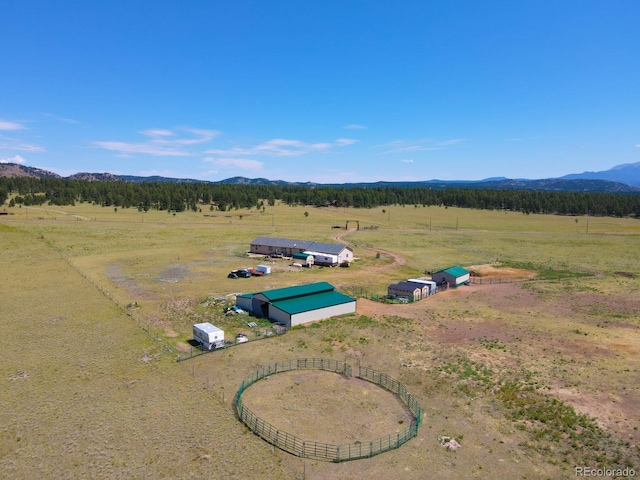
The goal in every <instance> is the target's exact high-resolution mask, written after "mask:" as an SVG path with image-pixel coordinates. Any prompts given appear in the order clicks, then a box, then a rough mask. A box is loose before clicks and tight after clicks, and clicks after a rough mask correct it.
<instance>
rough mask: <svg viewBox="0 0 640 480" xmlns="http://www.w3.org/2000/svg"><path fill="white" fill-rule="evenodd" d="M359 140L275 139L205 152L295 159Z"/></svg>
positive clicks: (233, 155)
mask: <svg viewBox="0 0 640 480" xmlns="http://www.w3.org/2000/svg"><path fill="white" fill-rule="evenodd" d="M356 142H357V140H354V139H351V138H339V139H337V140H335V141H333V142H318V143H307V142H302V141H300V140H290V139H286V138H274V139H272V140H267V141H266V142H264V143H261V144H259V145H254V146H253V147H249V148H240V147H235V148H231V149H227V150H224V149H211V150H207V151H205V153H207V154H210V155H220V156H222V157H238V156H250V155H260V156H267V157H295V156H299V155H305V154H307V153H318V152H326V151H329V150H332V149H336V148H340V147H345V146H348V145H352V144H354V143H356Z"/></svg>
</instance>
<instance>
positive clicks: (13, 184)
mask: <svg viewBox="0 0 640 480" xmlns="http://www.w3.org/2000/svg"><path fill="white" fill-rule="evenodd" d="M10 196H11V200H10V201H11V202H12V203H13V204H24V205H35V204H39V205H41V204H44V203H48V204H51V205H73V204H75V203H77V202H90V203H94V204H97V205H103V206H113V207H121V208H137V209H139V210H149V209H158V210H169V211H175V212H182V211H184V210H186V209H190V210H193V211H198V210H199V209H203V208H206V209H217V210H220V211H227V210H231V209H241V208H243V209H246V208H258V209H261V208H265V207H266V206H267V205H273V204H275V202H276V200H279V201H282V202H284V203H285V204H288V205H314V206H318V207H320V206H332V207H356V208H372V207H377V206H385V205H422V206H430V205H440V206H450V207H461V208H476V209H489V210H512V211H519V212H523V213H527V214H528V213H547V214H559V215H597V216H617V217H625V216H631V217H637V218H640V194H632V193H585V192H578V191H573V192H567V191H541V190H521V189H504V188H503V189H500V188H478V187H477V186H476V188H452V187H448V188H429V187H414V188H406V187H392V186H386V187H350V188H347V187H344V186H326V185H316V186H314V187H308V186H295V185H273V184H271V185H246V184H244V185H243V184H224V183H208V182H180V183H175V182H143V183H134V182H123V181H118V182H101V181H90V180H70V179H63V178H33V177H0V202H2V203H4V202H5V201H6V200H7V199H8V198H9V197H10Z"/></svg>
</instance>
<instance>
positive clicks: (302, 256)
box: [292, 253, 313, 260]
mask: <svg viewBox="0 0 640 480" xmlns="http://www.w3.org/2000/svg"><path fill="white" fill-rule="evenodd" d="M312 256H313V255H311V254H309V253H294V254H293V257H292V258H295V259H296V260H306V259H307V258H309V257H312Z"/></svg>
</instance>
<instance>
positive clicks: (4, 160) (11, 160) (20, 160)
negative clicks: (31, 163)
mask: <svg viewBox="0 0 640 480" xmlns="http://www.w3.org/2000/svg"><path fill="white" fill-rule="evenodd" d="M0 163H19V164H23V163H27V161H26V160H25V159H24V158H22V157H21V156H20V155H14V156H13V157H9V158H0Z"/></svg>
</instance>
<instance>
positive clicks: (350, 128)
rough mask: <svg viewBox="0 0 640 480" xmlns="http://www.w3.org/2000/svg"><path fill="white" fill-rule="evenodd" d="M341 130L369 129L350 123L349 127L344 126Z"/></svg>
mask: <svg viewBox="0 0 640 480" xmlns="http://www.w3.org/2000/svg"><path fill="white" fill-rule="evenodd" d="M343 128H346V129H348V130H366V129H367V128H369V127H365V126H364V125H359V124H357V123H350V124H349V125H345V126H344V127H343Z"/></svg>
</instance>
